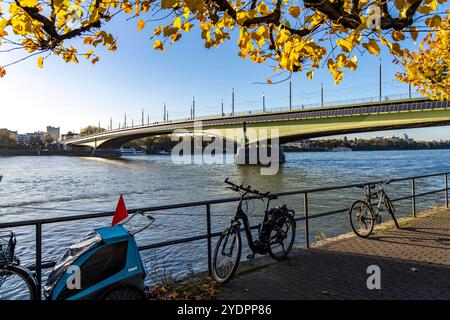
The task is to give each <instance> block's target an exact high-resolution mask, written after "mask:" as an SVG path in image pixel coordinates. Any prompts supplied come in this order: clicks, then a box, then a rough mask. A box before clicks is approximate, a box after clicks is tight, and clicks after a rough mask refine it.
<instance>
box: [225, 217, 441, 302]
mask: <svg viewBox="0 0 450 320" xmlns="http://www.w3.org/2000/svg"><path fill="white" fill-rule="evenodd" d="M400 224H401V226H402V229H401V230H397V229H395V228H394V227H392V225H391V224H388V226H386V225H385V226H380V228H377V229H376V230H375V233H374V234H373V235H371V237H370V238H369V239H361V238H358V237H354V236H349V235H347V236H343V237H338V239H334V240H331V241H327V242H325V243H322V244H320V245H318V246H315V247H314V248H312V249H308V250H306V249H302V250H298V251H296V252H295V253H294V254H293V255H292V257H291V258H290V259H287V260H285V261H281V262H276V263H270V264H269V265H266V266H264V267H260V268H258V269H255V270H253V271H251V270H250V271H246V272H243V273H241V274H238V275H237V276H236V277H235V278H234V279H232V280H231V281H230V282H229V283H227V284H226V285H225V286H223V287H222V288H221V292H220V293H219V295H218V296H217V298H218V299H450V210H449V209H443V208H440V209H434V210H430V211H427V212H424V213H423V214H421V215H419V217H418V218H416V219H402V220H401V223H400ZM370 265H378V266H379V267H380V270H381V289H380V290H369V289H368V288H367V285H366V281H367V278H368V277H369V275H368V274H367V273H366V270H367V267H368V266H370Z"/></svg>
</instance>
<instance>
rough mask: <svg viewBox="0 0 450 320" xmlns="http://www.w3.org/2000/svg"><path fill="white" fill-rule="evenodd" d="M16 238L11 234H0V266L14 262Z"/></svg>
mask: <svg viewBox="0 0 450 320" xmlns="http://www.w3.org/2000/svg"><path fill="white" fill-rule="evenodd" d="M15 248H16V236H15V235H14V233H13V232H8V233H3V234H1V233H0V266H1V265H7V264H12V263H13V262H14V250H15Z"/></svg>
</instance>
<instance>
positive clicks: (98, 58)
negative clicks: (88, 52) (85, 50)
mask: <svg viewBox="0 0 450 320" xmlns="http://www.w3.org/2000/svg"><path fill="white" fill-rule="evenodd" d="M98 60H100V57H95V58H94V59H92V60H91V62H92V64H96V63H97V62H98Z"/></svg>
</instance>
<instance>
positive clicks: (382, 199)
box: [364, 183, 400, 228]
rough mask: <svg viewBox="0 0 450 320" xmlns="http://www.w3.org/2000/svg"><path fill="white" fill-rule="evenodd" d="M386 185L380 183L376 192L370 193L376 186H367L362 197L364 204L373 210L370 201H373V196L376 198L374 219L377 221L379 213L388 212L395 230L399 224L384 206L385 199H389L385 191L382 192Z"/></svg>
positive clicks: (392, 213)
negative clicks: (363, 197)
mask: <svg viewBox="0 0 450 320" xmlns="http://www.w3.org/2000/svg"><path fill="white" fill-rule="evenodd" d="M386 184H387V183H380V184H379V185H378V190H376V191H375V192H372V188H375V187H376V185H367V186H365V187H364V195H365V201H366V203H367V204H368V205H369V206H370V207H371V208H372V210H373V207H374V206H373V205H372V199H374V196H376V198H378V205H377V207H376V211H375V210H373V211H374V214H375V217H374V218H375V219H378V218H379V217H380V215H381V213H380V212H382V211H387V212H389V214H390V215H391V217H392V219H393V220H394V223H395V225H396V227H397V228H400V227H399V224H398V222H397V218H395V215H394V212H391V209H390V208H388V207H387V206H386V198H387V199H389V197H388V196H387V194H386V191H385V190H384V187H385V185H386Z"/></svg>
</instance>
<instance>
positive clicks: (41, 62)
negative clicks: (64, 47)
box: [37, 57, 44, 69]
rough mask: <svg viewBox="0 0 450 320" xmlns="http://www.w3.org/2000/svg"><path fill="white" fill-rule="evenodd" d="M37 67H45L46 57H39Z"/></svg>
mask: <svg viewBox="0 0 450 320" xmlns="http://www.w3.org/2000/svg"><path fill="white" fill-rule="evenodd" d="M37 65H38V67H39V68H41V69H42V68H43V67H44V57H39V58H38V60H37Z"/></svg>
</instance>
